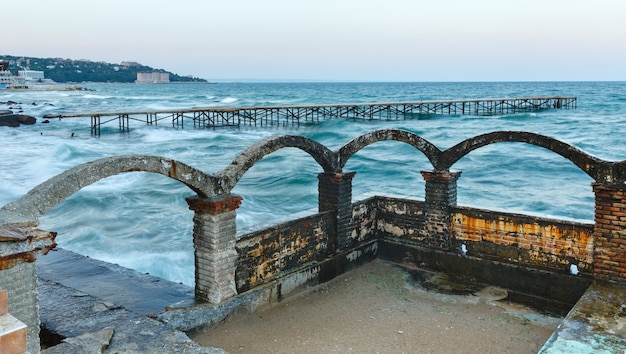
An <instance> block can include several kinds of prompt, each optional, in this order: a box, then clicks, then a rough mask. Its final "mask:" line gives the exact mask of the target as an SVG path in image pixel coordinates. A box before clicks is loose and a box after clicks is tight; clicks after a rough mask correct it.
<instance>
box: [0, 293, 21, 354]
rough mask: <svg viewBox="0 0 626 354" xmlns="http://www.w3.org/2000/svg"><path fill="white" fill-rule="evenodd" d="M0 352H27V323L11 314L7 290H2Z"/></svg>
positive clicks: (10, 353) (8, 353)
mask: <svg viewBox="0 0 626 354" xmlns="http://www.w3.org/2000/svg"><path fill="white" fill-rule="evenodd" d="M0 353H2V354H5V353H6V354H22V353H26V325H25V324H24V323H22V322H21V321H20V320H18V319H17V318H15V317H13V316H11V314H9V310H8V301H7V291H6V290H0Z"/></svg>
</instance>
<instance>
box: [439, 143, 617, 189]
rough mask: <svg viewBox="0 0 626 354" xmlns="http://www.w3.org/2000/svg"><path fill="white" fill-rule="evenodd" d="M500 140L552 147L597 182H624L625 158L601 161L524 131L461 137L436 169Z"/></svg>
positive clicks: (578, 150) (443, 169) (447, 165)
mask: <svg viewBox="0 0 626 354" xmlns="http://www.w3.org/2000/svg"><path fill="white" fill-rule="evenodd" d="M500 142H520V143H527V144H531V145H536V146H540V147H543V148H545V149H548V150H551V151H553V152H555V153H557V154H559V155H561V156H563V157H565V158H566V159H568V160H570V161H571V162H572V163H574V165H576V166H578V168H580V169H581V170H583V171H584V172H585V173H586V174H588V175H589V176H590V177H591V178H593V179H594V180H595V181H596V182H603V183H607V182H608V183H616V182H623V181H624V177H626V173H624V171H625V168H624V167H625V166H624V164H625V161H621V162H609V161H604V160H601V159H599V158H597V157H594V156H592V155H589V154H587V153H586V152H584V151H582V150H580V149H578V148H576V147H574V146H572V145H569V144H567V143H564V142H562V141H560V140H557V139H554V138H551V137H549V136H545V135H541V134H536V133H530V132H523V131H497V132H492V133H487V134H483V135H478V136H475V137H473V138H470V139H467V140H464V141H462V142H460V143H458V144H456V145H455V146H453V147H451V148H449V149H447V150H445V151H444V152H443V154H442V155H441V159H440V160H439V161H438V163H437V164H435V170H437V171H447V170H449V169H450V167H451V166H452V165H454V164H455V163H456V162H457V161H459V160H460V159H461V158H462V157H464V156H465V155H467V154H468V153H470V152H471V151H473V150H476V149H478V148H480V147H483V146H486V145H489V144H494V143H500Z"/></svg>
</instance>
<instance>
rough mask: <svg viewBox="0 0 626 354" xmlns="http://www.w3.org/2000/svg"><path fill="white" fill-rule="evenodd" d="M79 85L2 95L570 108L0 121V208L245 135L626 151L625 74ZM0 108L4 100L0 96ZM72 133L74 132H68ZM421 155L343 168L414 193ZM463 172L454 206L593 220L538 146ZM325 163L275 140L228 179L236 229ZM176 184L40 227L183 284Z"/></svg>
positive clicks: (587, 201)
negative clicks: (514, 136)
mask: <svg viewBox="0 0 626 354" xmlns="http://www.w3.org/2000/svg"><path fill="white" fill-rule="evenodd" d="M87 86H88V87H89V88H91V89H93V90H95V91H93V92H89V93H87V94H85V92H80V91H76V92H71V91H70V92H68V91H63V92H54V91H45V92H36V93H35V92H19V93H10V94H8V95H7V96H3V98H2V99H1V100H0V101H5V100H12V101H17V102H19V103H18V104H17V105H12V106H14V108H19V109H20V110H23V111H24V113H25V114H30V115H34V116H36V117H37V118H39V119H40V120H41V117H42V116H43V115H44V114H47V113H54V112H59V113H75V112H93V111H121V110H133V111H136V110H150V109H153V108H155V107H158V108H174V107H178V108H180V107H201V106H207V105H219V106H228V105H234V104H236V105H272V104H276V103H285V102H297V103H298V104H309V103H311V104H313V103H324V104H327V103H346V102H367V101H378V102H398V101H418V100H431V99H462V98H479V97H496V96H499V97H515V96H518V97H520V96H535V95H564V96H578V108H577V109H575V110H552V111H543V112H536V113H521V114H506V115H501V116H492V117H475V116H441V115H428V116H419V117H415V119H410V120H397V121H396V120H393V121H391V120H390V121H357V120H355V121H343V120H329V121H322V122H319V123H306V124H301V125H300V126H299V127H288V128H284V127H274V128H271V129H257V128H250V127H242V128H224V129H216V130H213V129H206V130H200V129H198V130H194V129H191V128H187V127H185V129H182V130H181V129H175V128H172V127H171V126H169V125H167V124H159V125H158V126H141V125H132V129H131V132H130V133H128V134H122V133H120V132H119V130H118V127H117V126H116V125H115V124H111V125H107V126H105V127H103V129H102V136H101V137H100V138H95V137H91V135H90V132H89V119H85V120H79V119H63V120H58V119H50V123H49V124H36V125H33V126H23V127H20V128H19V129H12V128H5V127H0V142H2V144H0V154H1V155H2V156H3V163H2V168H1V169H0V179H1V180H2V183H0V204H5V203H8V202H10V201H12V200H15V199H17V198H18V197H19V196H21V195H23V194H25V193H26V192H28V191H29V190H30V189H31V188H33V187H34V186H36V185H37V184H39V183H41V182H43V181H45V180H46V179H48V178H50V177H53V176H54V175H56V174H58V173H61V172H63V171H64V170H66V169H68V168H71V167H73V166H76V165H78V164H81V163H84V162H88V161H91V160H94V159H97V158H101V157H106V156H113V155H125V154H149V155H160V156H166V157H170V158H174V159H177V160H179V161H182V162H184V163H187V164H189V165H192V166H194V167H196V168H199V169H202V170H204V171H206V172H208V173H216V172H219V171H220V170H222V169H223V168H225V167H226V166H228V164H229V163H230V162H231V161H232V160H233V159H234V158H235V157H236V156H237V155H238V154H240V153H241V152H243V151H244V150H245V149H246V148H248V147H249V146H250V145H251V144H253V143H255V142H257V141H259V140H261V139H263V138H266V137H268V136H271V135H275V134H295V135H303V136H307V137H309V138H312V139H314V140H316V141H319V142H321V143H322V144H324V145H326V146H327V147H329V148H331V149H338V148H339V147H341V146H342V145H343V144H346V143H347V142H349V141H350V140H352V139H354V138H355V137H357V136H359V135H361V134H363V133H366V132H368V131H371V130H375V129H380V128H398V129H405V130H408V131H411V132H413V133H416V134H418V135H420V136H422V137H423V138H425V139H427V140H429V141H430V142H432V143H433V144H435V145H436V146H437V147H439V148H440V149H447V148H449V147H451V146H453V145H455V144H457V143H459V142H461V141H463V140H465V139H468V138H471V137H474V136H476V135H479V134H483V133H487V132H492V131H497V130H524V131H532V132H536V133H540V134H546V135H550V136H553V137H555V138H557V139H561V140H563V141H565V142H568V143H571V144H573V145H575V146H577V147H579V148H581V149H583V150H585V151H587V152H589V153H592V154H595V155H596V156H598V157H600V158H603V159H609V160H611V159H612V160H622V159H624V158H626V149H625V148H624V142H623V140H624V138H623V137H624V136H626V101H624V99H623V94H621V93H622V92H625V90H624V89H626V83H567V82H565V83H543V82H540V83H371V84H367V83H332V84H326V83H302V84H299V83H274V84H262V83H251V84H224V85H220V84H216V85H185V84H177V85H123V84H120V85H116V84H106V85H96V84H93V85H87ZM216 101H217V102H216ZM0 109H4V107H2V106H0ZM72 133H73V136H72ZM430 169H432V166H431V165H430V162H429V161H428V160H427V159H426V157H425V156H424V155H423V154H422V153H421V152H419V151H418V150H416V149H414V148H413V147H411V146H409V145H407V144H403V143H399V142H381V143H377V144H373V145H371V146H368V147H366V148H364V149H363V150H361V151H359V152H358V153H357V154H356V155H355V156H353V157H352V158H351V159H350V160H349V161H348V163H347V164H346V170H348V171H355V172H356V176H355V179H354V181H353V199H354V200H359V199H363V198H366V197H368V196H371V195H376V194H378V195H380V194H384V195H392V196H405V197H409V198H416V199H423V197H424V181H423V178H422V176H421V174H420V171H424V170H426V171H428V170H430ZM453 169H454V170H457V171H461V172H462V175H461V178H460V179H459V181H458V201H459V204H460V205H468V206H473V207H478V208H485V209H494V210H506V211H513V212H520V213H526V214H534V215H542V216H550V217H555V218H560V219H572V220H584V221H591V220H593V194H592V191H591V186H590V183H591V179H590V178H589V177H588V176H587V175H585V174H584V173H582V172H581V171H580V170H579V169H578V168H576V167H575V166H573V164H572V163H571V162H569V161H568V160H566V159H564V158H562V157H560V156H558V155H556V154H554V153H552V152H550V151H547V150H544V149H541V148H538V147H534V146H529V145H525V144H520V143H500V144H494V145H490V146H486V147H483V148H479V149H477V150H475V151H472V152H471V153H470V154H468V155H467V156H465V157H464V158H463V159H461V160H460V161H459V162H458V163H457V164H455V165H454V166H453ZM319 172H321V168H320V167H319V165H317V163H316V162H315V161H314V160H313V158H311V157H310V156H309V155H308V154H306V153H305V152H302V151H300V150H297V149H293V148H291V149H283V150H280V151H277V152H275V153H273V154H270V155H269V156H267V157H265V158H264V159H262V160H261V161H260V162H259V163H258V164H256V165H254V166H253V167H252V168H251V169H250V170H249V171H248V172H247V173H246V174H245V175H244V176H243V178H242V179H241V181H240V182H239V184H238V185H237V186H236V187H235V189H234V192H235V193H237V194H240V195H242V196H243V198H244V200H243V203H242V205H241V208H240V209H238V212H237V223H238V227H239V229H240V231H241V230H244V229H254V228H259V227H262V226H266V225H268V224H273V223H276V222H278V221H281V220H285V219H286V218H291V217H294V216H296V215H303V214H307V213H309V214H310V213H314V212H315V210H316V209H317V174H318V173H319ZM192 194H193V192H192V191H191V190H189V189H188V188H187V187H186V186H184V185H182V184H181V183H179V182H175V181H172V180H170V179H168V178H167V177H164V176H161V175H156V174H151V173H127V174H122V175H118V176H113V177H109V178H106V179H104V180H102V181H100V182H97V183H95V184H93V185H91V186H88V187H85V188H83V189H82V190H80V191H79V192H77V193H76V194H74V195H73V196H71V197H70V198H68V199H67V200H65V201H64V202H62V203H61V204H59V205H58V206H57V207H56V208H54V209H53V210H52V211H50V212H49V213H48V214H47V215H45V216H44V217H43V218H42V220H41V225H40V226H41V228H43V229H47V230H54V231H57V232H59V234H58V238H57V240H58V243H59V245H60V246H61V247H64V248H68V249H70V250H74V251H77V252H79V253H82V254H86V255H89V256H92V257H95V258H99V259H103V260H106V261H111V262H114V263H118V264H121V265H124V266H127V267H131V268H134V269H138V270H140V271H142V272H148V273H151V274H155V275H158V276H162V277H164V278H167V279H170V280H174V281H180V282H183V283H185V284H189V285H191V284H193V245H192V227H193V225H192V213H191V211H190V210H189V209H188V206H187V203H186V202H185V199H184V198H185V197H186V196H189V195H192Z"/></svg>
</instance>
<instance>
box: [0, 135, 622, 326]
mask: <svg viewBox="0 0 626 354" xmlns="http://www.w3.org/2000/svg"><path fill="white" fill-rule="evenodd" d="M388 140H393V141H398V142H402V143H405V144H408V145H410V146H412V147H414V148H415V149H417V150H419V151H420V152H422V153H423V154H424V155H425V156H426V157H427V159H428V160H429V161H430V163H431V164H432V167H433V169H432V170H430V171H422V176H423V178H424V180H425V182H426V185H425V188H426V191H425V200H424V201H410V200H404V199H394V198H385V197H373V198H370V199H367V200H365V201H361V202H357V203H352V179H353V177H354V175H355V174H354V172H350V171H344V166H345V164H346V162H347V161H348V160H349V159H350V158H351V157H352V156H353V155H354V154H356V153H357V152H358V151H360V150H361V149H363V148H365V147H367V146H369V145H371V144H375V143H378V142H382V141H388ZM502 142H522V143H527V144H531V145H535V146H539V147H542V148H545V149H548V150H550V151H552V152H554V153H556V154H558V155H560V156H562V157H563V158H565V159H567V160H569V161H571V162H572V163H573V164H574V165H575V166H577V167H578V168H580V169H581V170H582V171H583V172H584V173H586V174H587V175H589V176H590V177H591V178H592V179H593V180H594V183H593V184H592V189H593V192H594V194H595V197H596V202H595V215H596V218H595V220H596V221H595V224H581V223H575V222H566V221H558V220H551V219H546V218H538V217H531V216H524V215H517V214H511V213H497V212H492V211H488V210H480V209H470V208H460V207H458V206H457V205H456V195H457V180H458V179H459V178H461V172H459V171H450V168H451V167H452V166H454V165H455V163H456V162H457V161H459V159H461V158H462V157H464V156H466V155H467V154H469V153H470V152H472V151H474V150H476V149H478V148H481V147H484V146H487V145H491V144H497V143H502ZM288 147H293V148H298V149H301V150H303V151H305V152H306V153H308V154H309V155H310V156H311V157H312V158H313V159H314V160H315V161H316V162H317V163H318V164H319V166H320V167H321V168H322V169H323V172H322V173H319V174H318V180H319V184H318V187H319V188H318V193H319V213H318V214H315V215H313V216H309V217H306V218H302V219H298V220H296V221H291V222H288V223H285V224H280V225H275V226H273V227H271V228H269V229H266V230H262V231H258V232H255V233H252V234H249V235H245V236H243V237H241V238H237V235H236V229H237V227H236V223H235V216H236V210H237V208H238V207H239V205H240V203H241V202H242V198H241V197H240V196H238V195H234V194H232V189H233V188H234V186H235V185H236V184H237V182H238V181H239V180H240V179H241V178H242V176H243V175H244V174H245V173H246V172H247V171H248V170H249V169H250V168H251V167H252V166H254V164H255V163H256V162H258V161H259V160H260V159H262V158H263V157H265V156H267V155H269V154H271V153H273V152H275V151H277V150H280V149H282V148H288ZM126 172H153V173H159V174H162V175H165V176H168V177H170V178H172V179H174V180H176V181H179V182H181V183H183V184H184V185H186V186H187V187H189V188H190V189H191V190H192V191H194V192H195V193H196V195H194V196H191V197H189V198H187V202H188V204H189V208H190V209H191V210H192V211H193V212H194V217H193V222H194V233H193V234H194V235H193V243H194V246H195V258H196V262H195V264H196V272H195V273H196V274H195V279H196V285H195V297H196V299H197V301H199V302H205V303H212V304H223V303H225V302H228V301H231V299H234V298H237V297H238V296H240V295H242V294H245V293H248V292H250V291H255V290H257V289H261V290H264V293H263V295H259V296H263V297H265V298H266V299H270V298H271V299H273V301H275V300H280V299H281V298H282V297H283V296H285V295H287V294H289V293H290V292H291V291H293V290H294V289H297V288H299V287H302V286H306V285H311V284H316V283H319V282H322V281H325V280H328V279H331V278H332V277H334V276H336V275H337V274H340V273H341V272H344V271H345V270H347V269H350V268H351V267H356V266H358V265H359V264H361V263H362V262H366V261H368V260H371V259H373V258H376V257H381V258H383V259H386V260H390V261H394V262H396V263H401V264H405V265H408V266H413V267H421V268H428V269H433V270H443V271H446V272H448V273H460V274H465V275H472V276H474V277H475V279H477V281H481V282H485V283H490V284H495V285H500V286H503V287H506V288H508V289H512V290H514V291H517V292H519V293H521V294H529V295H531V296H533V297H540V298H544V299H549V300H551V301H552V302H553V303H554V304H555V306H560V305H559V304H562V306H565V307H567V306H568V305H569V306H571V305H572V304H573V303H574V302H576V300H577V298H578V297H579V296H580V295H581V294H582V293H583V292H584V291H585V289H586V288H587V286H588V285H589V284H590V283H591V281H593V280H597V281H604V280H610V281H614V282H620V283H623V282H624V281H626V272H625V271H624V269H625V268H626V267H625V265H626V257H625V255H624V250H623V247H622V244H623V243H624V240H623V234H622V232H621V229H622V228H621V225H622V224H623V223H624V222H625V221H626V220H625V218H626V217H625V215H626V213H625V209H626V207H625V206H626V202H625V201H626V197H625V195H626V194H625V193H626V190H625V188H624V182H625V180H626V163H625V162H624V161H617V162H616V161H605V160H602V159H599V158H597V157H594V156H592V155H590V154H587V153H585V152H583V151H581V150H579V149H577V148H575V147H573V146H571V145H569V144H566V143H563V142H561V141H559V140H556V139H554V138H551V137H548V136H544V135H539V134H535V133H528V132H511V131H501V132H493V133H488V134H484V135H480V136H476V137H473V138H470V139H467V140H465V141H462V142H460V143H458V144H457V145H455V146H453V147H451V148H449V149H446V150H440V149H439V148H437V147H436V146H435V145H434V144H432V143H430V142H429V141H427V140H425V139H423V138H422V137H420V136H419V135H416V134H414V133H411V132H407V131H402V130H395V129H383V130H377V131H372V132H370V133H367V134H364V135H361V136H359V137H357V138H355V139H353V140H352V141H350V142H348V143H347V144H345V145H343V146H342V147H340V148H338V149H336V150H330V149H329V148H327V147H325V146H324V145H322V144H320V143H318V142H316V141H314V140H311V139H308V138H304V137H301V136H275V137H271V138H267V139H264V140H262V141H259V142H258V143H256V144H254V145H252V146H250V147H249V148H248V149H246V150H245V151H244V152H242V153H241V154H240V155H239V156H237V157H236V158H235V159H234V160H233V162H232V163H231V164H230V165H229V166H227V167H226V168H225V169H224V170H222V171H220V172H218V173H217V174H207V173H204V172H203V171H200V170H197V169H195V168H193V167H191V166H189V165H186V164H184V163H182V162H180V161H176V160H172V159H166V158H162V157H156V156H137V155H133V156H121V157H111V158H104V159H99V160H96V161H92V162H89V163H86V164H82V165H79V166H76V167H74V168H72V169H70V170H67V171H66V172H64V173H62V174H60V175H57V176H56V177H53V178H52V179H50V180H48V181H46V182H44V183H43V184H41V185H39V186H38V187H35V188H34V189H33V190H31V191H30V192H29V193H28V194H26V195H25V196H24V197H22V198H20V199H18V200H17V201H15V202H12V203H9V204H7V205H5V206H4V207H2V208H1V209H0V220H1V221H2V224H4V225H9V226H11V227H12V228H13V229H14V230H15V231H14V233H17V234H18V235H19V234H20V233H21V234H26V235H27V236H28V234H29V233H32V232H33V231H32V230H33V227H35V226H36V225H37V220H38V218H39V217H40V216H41V215H43V214H45V213H46V212H47V211H49V210H50V209H51V208H52V207H54V206H55V205H56V204H58V203H59V202H61V201H62V200H64V199H65V198H67V197H68V196H70V195H72V194H73V193H75V192H76V191H78V190H80V189H81V188H83V187H85V186H87V185H89V184H92V183H95V182H97V181H99V180H101V179H103V178H106V177H109V176H112V175H116V174H120V173H126ZM49 237H50V238H51V239H52V242H53V240H54V236H49ZM31 239H32V237H31ZM3 240H4V239H3ZM22 240H28V237H23V238H22ZM14 241H16V240H14ZM3 243H4V242H3ZM31 258H35V256H32V257H31ZM31 258H23V259H20V260H21V261H20V262H18V263H20V264H22V263H24V264H27V263H29V259H31ZM11 259H12V260H13V259H14V257H13V258H11ZM33 260H34V259H33ZM7 262H8V261H7ZM20 274H21V273H18V274H15V275H12V276H15V277H17V276H20ZM2 279H9V278H8V277H6V278H5V277H3V278H2ZM0 285H4V284H0ZM9 292H11V289H9ZM17 300H19V299H17ZM17 300H15V301H17ZM268 301H269V300H268ZM207 308H209V307H205V309H207ZM34 311H36V309H35V310H34ZM198 312H202V311H198ZM198 312H195V313H196V314H197V313H198ZM177 317H178V318H181V317H184V318H185V320H184V321H179V322H178V323H183V322H184V323H185V326H192V327H193V326H201V325H202V324H203V323H202V321H203V320H202V318H203V317H202V316H198V317H197V318H196V319H192V317H193V315H190V311H189V310H180V311H168V312H167V313H165V314H163V315H162V316H161V318H162V319H163V320H164V321H169V322H170V323H174V322H176V318H177ZM204 319H205V320H206V317H204ZM186 329H187V330H188V329H190V327H187V328H186Z"/></svg>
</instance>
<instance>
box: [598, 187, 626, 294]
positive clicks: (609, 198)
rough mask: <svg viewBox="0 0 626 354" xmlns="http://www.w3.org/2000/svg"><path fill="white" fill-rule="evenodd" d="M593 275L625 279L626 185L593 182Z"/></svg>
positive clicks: (623, 280) (608, 278)
mask: <svg viewBox="0 0 626 354" xmlns="http://www.w3.org/2000/svg"><path fill="white" fill-rule="evenodd" d="M592 186H593V192H594V194H595V197H596V205H595V224H594V228H593V235H594V254H593V276H594V278H596V279H605V280H612V281H619V282H626V186H625V185H607V184H601V183H593V184H592Z"/></svg>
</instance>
